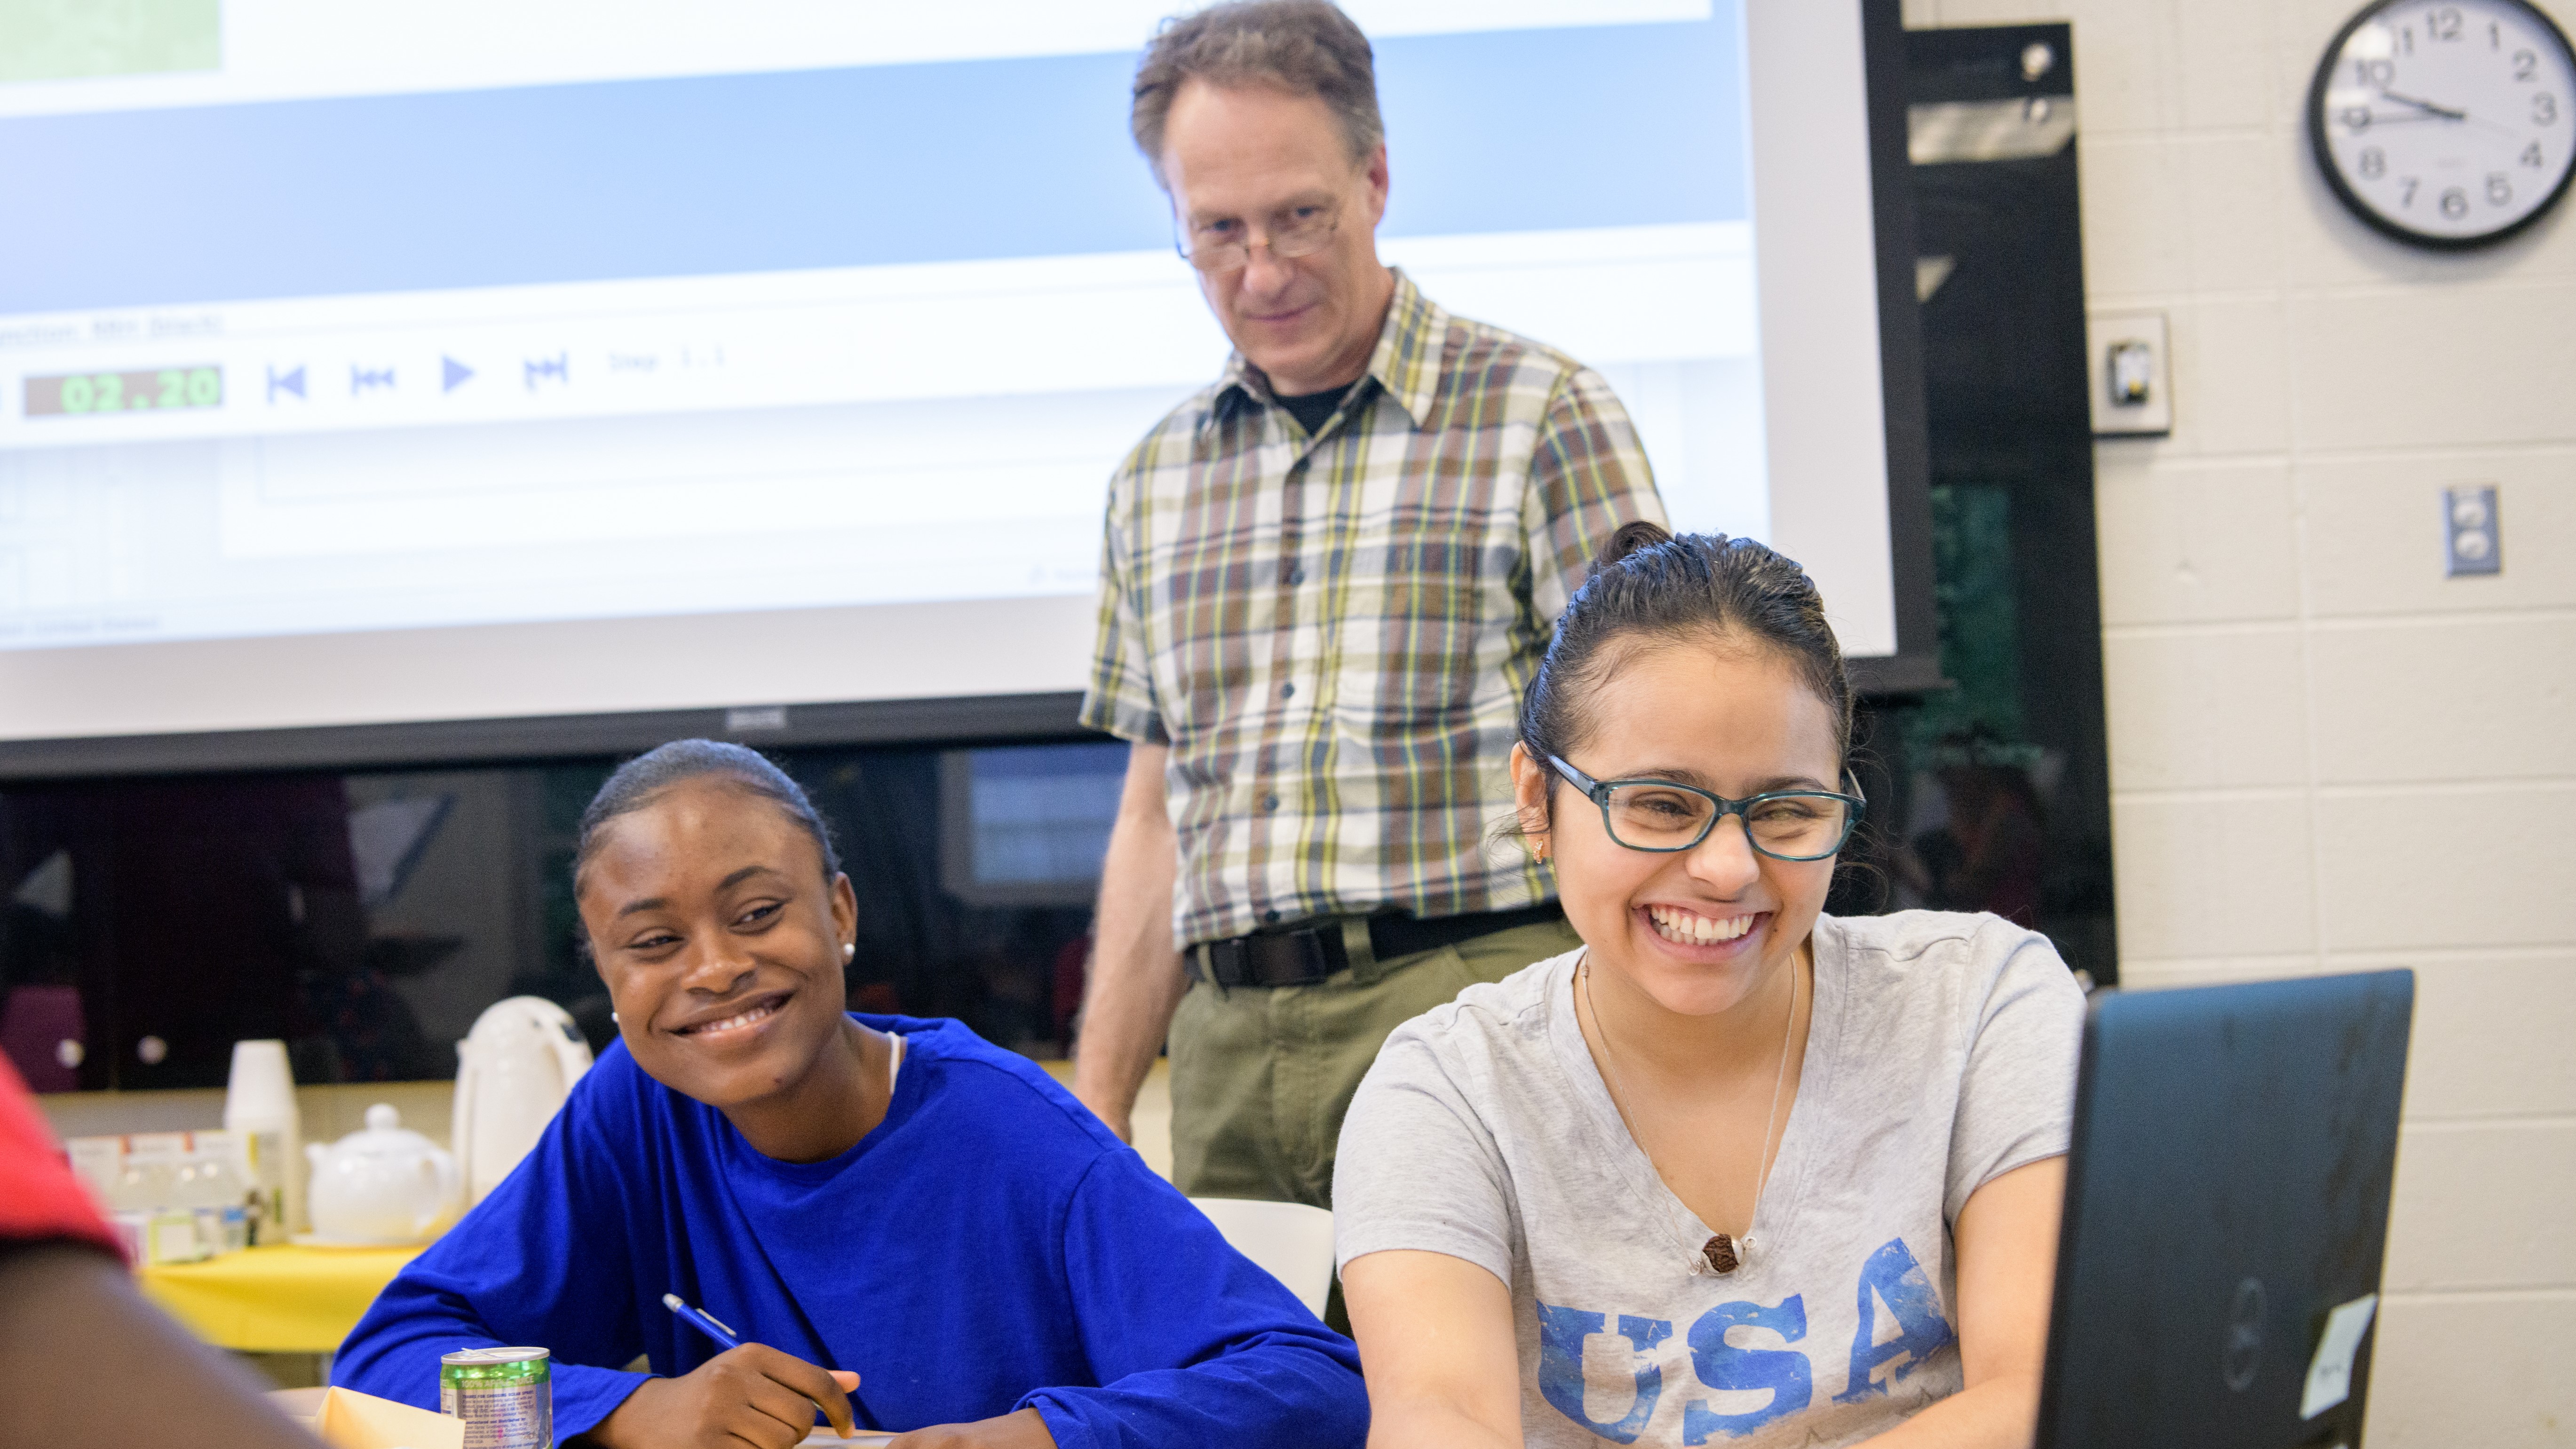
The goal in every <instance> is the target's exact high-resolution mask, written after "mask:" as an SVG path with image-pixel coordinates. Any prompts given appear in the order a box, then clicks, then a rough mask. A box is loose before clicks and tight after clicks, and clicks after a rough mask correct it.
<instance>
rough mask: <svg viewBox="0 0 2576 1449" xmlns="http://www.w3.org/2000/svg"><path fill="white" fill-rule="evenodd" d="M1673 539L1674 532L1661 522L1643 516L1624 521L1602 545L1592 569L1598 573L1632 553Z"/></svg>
mask: <svg viewBox="0 0 2576 1449" xmlns="http://www.w3.org/2000/svg"><path fill="white" fill-rule="evenodd" d="M1672 541H1673V536H1672V533H1671V532H1670V531H1669V530H1667V529H1666V528H1665V527H1664V526H1663V525H1662V524H1660V523H1648V522H1647V521H1646V520H1644V519H1642V518H1641V519H1638V520H1637V521H1636V522H1634V523H1623V524H1621V525H1619V531H1618V532H1617V533H1614V534H1612V535H1610V541H1609V542H1608V543H1605V544H1603V545H1601V556H1600V557H1599V558H1596V559H1594V560H1593V561H1592V571H1593V572H1594V573H1596V574H1597V573H1599V572H1601V571H1602V570H1603V569H1606V568H1609V567H1610V566H1611V565H1613V564H1616V563H1617V562H1619V561H1620V560H1621V559H1624V558H1626V557H1627V556H1628V555H1630V554H1632V553H1637V552H1640V551H1642V550H1645V549H1650V548H1653V547H1654V546H1655V545H1657V544H1659V543H1670V542H1672Z"/></svg>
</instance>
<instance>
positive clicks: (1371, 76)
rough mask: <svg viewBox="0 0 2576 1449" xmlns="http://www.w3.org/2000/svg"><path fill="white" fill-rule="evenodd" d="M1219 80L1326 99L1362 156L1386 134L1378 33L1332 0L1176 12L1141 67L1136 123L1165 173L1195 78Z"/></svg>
mask: <svg viewBox="0 0 2576 1449" xmlns="http://www.w3.org/2000/svg"><path fill="white" fill-rule="evenodd" d="M1194 77H1195V78H1196V79H1199V80H1203V81H1206V82H1207V83H1208V84H1210V85H1216V86H1242V85H1267V86H1275V87H1277V88H1279V89H1281V90H1285V91H1289V92H1292V93H1294V94H1297V95H1304V96H1313V97H1315V98H1316V99H1318V100H1320V101H1322V102H1323V103H1324V105H1325V106H1326V107H1327V108H1328V109H1330V110H1331V111H1332V113H1333V117H1334V119H1335V120H1337V121H1339V122H1341V126H1342V139H1343V140H1344V141H1345V142H1347V143H1348V144H1349V146H1350V148H1351V159H1352V160H1354V161H1356V160H1358V159H1360V158H1361V157H1363V156H1366V155H1368V154H1369V152H1370V151H1372V150H1374V149H1375V148H1376V146H1377V144H1378V142H1380V141H1382V140H1384V139H1385V138H1386V123H1385V122H1384V121H1383V120H1382V119H1380V118H1379V116H1378V110H1377V68H1376V65H1375V63H1374V60H1373V57H1372V56H1371V53H1370V51H1369V43H1368V37H1367V36H1365V35H1362V34H1361V33H1360V28H1359V26H1357V25H1355V24H1353V23H1352V22H1351V17H1349V16H1347V15H1344V14H1343V13H1342V11H1341V7H1340V6H1338V5H1335V4H1333V3H1332V0H1228V3H1226V4H1222V5H1211V6H1209V7H1207V8H1206V9H1204V10H1200V11H1196V12H1193V13H1191V14H1188V15H1176V16H1174V17H1172V18H1171V19H1169V20H1166V21H1164V22H1163V24H1162V28H1161V29H1159V30H1157V31H1156V32H1155V34H1154V41H1153V44H1151V45H1149V46H1147V47H1146V48H1145V58H1144V59H1143V60H1141V61H1139V62H1137V65H1136V93H1135V94H1136V98H1135V102H1134V105H1133V107H1132V109H1130V110H1129V112H1128V118H1127V119H1128V128H1129V129H1130V130H1131V131H1133V132H1134V133H1135V136H1136V149H1137V150H1139V151H1142V152H1144V153H1145V160H1146V161H1147V162H1148V163H1150V164H1151V165H1152V166H1153V168H1154V176H1155V179H1156V180H1158V181H1159V180H1160V179H1161V178H1162V174H1163V123H1164V121H1165V120H1167V119H1169V118H1170V116H1171V114H1172V98H1173V97H1174V96H1177V95H1179V94H1180V90H1181V85H1182V83H1183V82H1184V81H1188V80H1190V79H1192V78H1194Z"/></svg>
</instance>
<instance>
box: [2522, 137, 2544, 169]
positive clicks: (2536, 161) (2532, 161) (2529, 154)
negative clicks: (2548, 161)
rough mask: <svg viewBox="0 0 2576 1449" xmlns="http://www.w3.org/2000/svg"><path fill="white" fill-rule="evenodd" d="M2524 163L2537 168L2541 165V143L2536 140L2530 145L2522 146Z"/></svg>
mask: <svg viewBox="0 0 2576 1449" xmlns="http://www.w3.org/2000/svg"><path fill="white" fill-rule="evenodd" d="M2522 164H2523V165H2525V166H2529V167H2533V168H2535V169H2537V168H2538V167H2539V165H2540V164H2541V163H2540V143H2539V142H2538V141H2534V142H2532V143H2531V144H2530V145H2528V146H2525V147H2523V148H2522Z"/></svg>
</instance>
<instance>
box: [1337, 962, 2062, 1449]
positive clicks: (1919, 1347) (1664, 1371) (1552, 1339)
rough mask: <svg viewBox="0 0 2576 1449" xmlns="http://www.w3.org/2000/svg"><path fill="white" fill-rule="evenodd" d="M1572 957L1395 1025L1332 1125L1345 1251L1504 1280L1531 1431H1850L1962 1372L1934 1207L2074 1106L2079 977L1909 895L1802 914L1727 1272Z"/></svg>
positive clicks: (1899, 1415) (2058, 1127) (1666, 1436)
mask: <svg viewBox="0 0 2576 1449" xmlns="http://www.w3.org/2000/svg"><path fill="white" fill-rule="evenodd" d="M1581 956H1582V953H1581V952H1580V951H1576V952H1569V953H1567V954H1566V955H1563V956H1557V957H1553V958H1550V959H1549V960H1545V961H1541V962H1539V963H1538V964H1536V965H1534V966H1530V967H1528V968H1526V969H1524V970H1521V971H1519V972H1516V973H1515V974H1513V975H1512V976H1510V977H1507V978H1505V979H1504V980H1501V981H1498V982H1494V983H1492V984H1490V985H1478V986H1471V987H1469V988H1467V990H1465V991H1464V992H1461V993H1460V994H1459V996H1458V999H1457V1000H1455V1001H1453V1002H1451V1003H1450V1004H1448V1005H1446V1006H1443V1007H1441V1008H1439V1009H1438V1010H1435V1011H1431V1012H1427V1013H1425V1014H1423V1015H1421V1016H1418V1017H1415V1018H1414V1019H1413V1020H1411V1021H1409V1022H1407V1023H1405V1024H1404V1025H1403V1026H1401V1027H1398V1028H1397V1029H1396V1031H1395V1033H1394V1034H1393V1035H1392V1036H1390V1037H1388V1038H1387V1042H1386V1048H1385V1050H1384V1051H1382V1052H1381V1053H1379V1055H1378V1059H1377V1065H1376V1066H1374V1067H1373V1068H1371V1069H1370V1071H1369V1074H1368V1077H1367V1079H1366V1080H1365V1081H1363V1082H1362V1083H1361V1084H1360V1089H1359V1096H1358V1098H1357V1100H1355V1101H1353V1102H1352V1104H1351V1111H1350V1116H1349V1117H1348V1118H1347V1119H1346V1120H1345V1121H1344V1123H1343V1126H1342V1140H1341V1157H1340V1166H1339V1168H1338V1169H1337V1170H1336V1172H1335V1173H1334V1177H1333V1226H1334V1235H1335V1238H1336V1244H1335V1246H1336V1253H1337V1257H1338V1258H1339V1260H1340V1261H1341V1262H1343V1263H1348V1262H1350V1261H1351V1260H1352V1259H1354V1258H1357V1257H1360V1256H1362V1255H1364V1254H1368V1253H1375V1252H1381V1251H1384V1250H1387V1249H1391V1248H1416V1249H1425V1250H1428V1251H1431V1252H1435V1253H1447V1254H1449V1255H1450V1256H1452V1257H1457V1258H1463V1259H1465V1260H1466V1261H1468V1262H1470V1263H1474V1264H1476V1265H1478V1266H1479V1267H1482V1268H1485V1269H1487V1270H1488V1271H1490V1272H1491V1273H1493V1275H1494V1276H1495V1277H1497V1278H1500V1279H1501V1280H1502V1281H1503V1282H1504V1283H1505V1284H1507V1285H1509V1286H1510V1288H1511V1292H1512V1321H1513V1329H1514V1332H1515V1334H1516V1335H1517V1337H1518V1339H1519V1343H1520V1361H1521V1428H1522V1432H1523V1434H1524V1436H1525V1438H1526V1440H1527V1442H1528V1443H1529V1444H1531V1445H1533V1446H1587V1449H1588V1446H1596V1445H1598V1444H1599V1443H1600V1441H1602V1440H1605V1439H1606V1440H1609V1441H1611V1442H1613V1443H1619V1444H1652V1445H1671V1444H1708V1443H1720V1444H1731V1443H1739V1442H1740V1443H1743V1444H1747V1445H1773V1444H1784V1445H1788V1444H1794V1445H1800V1446H1805V1445H1841V1444H1852V1443H1856V1442H1858V1441H1860V1440H1862V1439H1866V1438H1868V1437H1869V1436H1870V1435H1872V1434H1876V1433H1880V1432H1882V1431H1884V1430H1886V1429H1888V1428H1890V1427H1892V1426H1893V1425H1895V1424H1896V1423H1898V1422H1899V1421H1901V1420H1903V1419H1904V1418H1905V1417H1907V1416H1908V1415H1910V1414H1912V1413H1913V1412H1915V1411H1916V1410H1918V1409H1920V1408H1922V1407H1923V1406H1924V1405H1926V1404H1928V1403H1931V1402H1933V1401H1934V1400H1936V1399H1939V1398H1941V1397H1942V1396H1944V1395H1947V1394H1952V1393H1956V1392H1958V1390H1959V1388H1960V1370H1959V1348H1958V1336H1957V1334H1956V1332H1955V1331H1954V1328H1953V1320H1954V1314H1953V1312H1952V1309H1951V1304H1952V1301H1953V1299H1954V1298H1955V1297H1956V1293H1957V1279H1956V1274H1955V1270H1954V1267H1953V1264H1952V1261H1951V1252H1950V1224H1951V1222H1952V1220H1954V1219H1955V1218H1956V1217H1957V1215H1958V1211H1959V1208H1960V1206H1961V1205H1962V1204H1964V1203H1965V1202H1966V1201H1967V1200H1968V1196H1969V1194H1971V1193H1973V1192H1975V1191H1976V1190H1977V1189H1978V1188H1979V1187H1981V1186H1983V1185H1984V1184H1985V1183H1986V1182H1987V1181H1989V1180H1991V1179H1992V1178H1994V1177H1996V1176H1998V1175H2000V1174H2002V1173H2005V1172H2008V1171H2010V1170H2012V1169H2013V1168H2016V1167H2020V1166H2022V1165H2023V1164H2025V1163H2029V1162H2033V1161H2036V1160H2038V1159H2040V1158H2044V1157H2051V1156H2055V1155H2057V1154H2059V1153H2063V1152H2064V1151H2065V1150H2066V1142H2067V1133H2068V1130H2069V1124H2070V1121H2071V1118H2072V1115H2073V1108H2074V1098H2075V1055H2076V1046H2077V1040H2078V1036H2079V1034H2080V1031H2081V1028H2082V1024H2083V1017H2084V998H2083V993H2082V992H2081V991H2080V990H2078V989H2077V987H2076V985H2075V981H2074V978H2073V977H2072V976H2071V975H2070V974H2069V973H2068V971H2067V969H2066V966H2065V963H2063V962H2062V961H2060V960H2059V959H2058V956H2057V952H2056V950H2055V949H2054V948H2053V947H2051V946H2050V945H2049V943H2048V940H2047V938H2046V937H2043V936H2039V935H2036V934H2034V933H2032V932H2029V931H2025V930H2022V929H2021V928H2019V927H2017V926H2014V925H2012V924H2011V923H2009V922H2006V921H2003V920H1999V919H1997V918H1995V917H1993V916H1969V915H1952V914H1943V913H1934V912H1927V911H1911V912H1907V913H1904V914H1902V915H1894V916H1863V917H1853V918H1849V919H1838V918H1836V917H1832V916H1826V917H1822V918H1820V919H1819V920H1818V921H1817V922H1816V933H1815V956H1816V973H1815V974H1816V999H1815V1008H1814V1022H1813V1025H1812V1026H1811V1027H1810V1029H1809V1031H1808V1035H1807V1049H1806V1056H1805V1058H1804V1066H1803V1072H1804V1075H1803V1076H1802V1078H1801V1080H1800V1086H1799V1089H1798V1097H1797V1103H1796V1105H1795V1106H1794V1107H1793V1108H1791V1110H1790V1112H1789V1120H1788V1125H1787V1128H1786V1130H1785V1131H1784V1133H1783V1134H1782V1137H1781V1142H1780V1153H1779V1157H1778V1159H1777V1161H1776V1163H1775V1165H1774V1166H1773V1168H1772V1173H1771V1180H1770V1182H1769V1184H1768V1185H1767V1186H1766V1187H1765V1188H1764V1189H1763V1192H1762V1200H1761V1204H1760V1207H1759V1209H1758V1211H1757V1212H1756V1214H1755V1217H1754V1222H1753V1231H1752V1248H1751V1251H1750V1255H1749V1261H1747V1262H1746V1263H1745V1265H1744V1266H1743V1267H1742V1268H1740V1269H1738V1270H1737V1271H1736V1272H1734V1273H1733V1274H1731V1275H1729V1276H1726V1277H1722V1278H1721V1277H1717V1276H1714V1275H1707V1276H1699V1277H1693V1276H1690V1274H1689V1273H1688V1271H1687V1270H1686V1267H1685V1263H1686V1261H1687V1260H1688V1258H1689V1255H1690V1254H1691V1252H1692V1251H1693V1249H1694V1248H1695V1246H1696V1245H1697V1244H1699V1243H1701V1242H1704V1241H1706V1239H1707V1238H1708V1236H1709V1233H1710V1229H1709V1228H1708V1227H1707V1225H1705V1224H1704V1223H1702V1222H1700V1220H1699V1218H1698V1217H1697V1216H1696V1215H1695V1214H1693V1213H1692V1212H1691V1211H1690V1209H1688V1208H1687V1207H1684V1206H1683V1205H1682V1203H1681V1200H1680V1199H1679V1198H1676V1197H1674V1196H1673V1195H1672V1192H1671V1191H1670V1190H1669V1189H1668V1188H1666V1187H1665V1186H1664V1184H1663V1180H1662V1179H1661V1178H1660V1177H1658V1176H1657V1175H1656V1173H1655V1170H1654V1167H1653V1164H1651V1163H1650V1162H1648V1161H1647V1159H1646V1155H1645V1153H1643V1152H1642V1151H1640V1150H1639V1149H1638V1147H1637V1144H1636V1142H1635V1141H1634V1139H1632V1138H1631V1137H1630V1136H1629V1135H1628V1130H1627V1128H1626V1126H1625V1125H1624V1124H1622V1123H1621V1122H1620V1120H1619V1114H1618V1111H1617V1109H1616V1108H1615V1107H1613V1106H1612V1105H1611V1101H1610V1094H1609V1091H1608V1089H1607V1088H1606V1087H1604V1086H1603V1085H1602V1081H1601V1074H1600V1072H1599V1070H1598V1069H1596V1068H1595V1067H1594V1065H1593V1062H1592V1054H1591V1052H1590V1051H1589V1050H1588V1049H1586V1048H1585V1046H1584V1044H1583V1035H1582V1032H1581V1030H1580V1029H1579V1028H1578V1027H1577V1026H1576V1025H1575V1019H1574V1000H1573V994H1572V993H1573V980H1574V967H1575V963H1576V962H1577V961H1578V960H1579V959H1580V958H1581ZM1685 1230H1686V1231H1687V1233H1688V1236H1687V1238H1686V1237H1685V1236H1684V1232H1685Z"/></svg>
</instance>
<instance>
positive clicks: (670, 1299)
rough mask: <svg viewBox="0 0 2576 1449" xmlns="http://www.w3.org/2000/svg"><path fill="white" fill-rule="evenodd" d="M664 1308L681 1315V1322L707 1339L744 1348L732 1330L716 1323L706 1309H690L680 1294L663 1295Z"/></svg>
mask: <svg viewBox="0 0 2576 1449" xmlns="http://www.w3.org/2000/svg"><path fill="white" fill-rule="evenodd" d="M662 1306H663V1307H665V1308H668V1309H670V1310H671V1311H672V1312H673V1313H676V1314H678V1315H680V1321H681V1322H682V1323H685V1324H688V1325H689V1326H690V1327H692V1328H695V1329H696V1330H697V1331H698V1332H700V1333H703V1334H705V1335H706V1336H707V1337H709V1338H712V1339H714V1340H715V1341H716V1342H718V1343H721V1344H723V1345H724V1346H725V1347H727V1348H740V1347H742V1340H741V1339H739V1338H736V1337H734V1332H733V1330H732V1329H730V1328H727V1327H725V1326H724V1325H723V1324H721V1323H718V1322H716V1319H715V1315H714V1314H712V1313H709V1312H707V1311H706V1310H705V1309H703V1308H692V1307H690V1306H689V1304H688V1301H687V1300H686V1299H684V1298H682V1297H681V1296H680V1295H679V1294H677V1293H665V1294H663V1295H662Z"/></svg>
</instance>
